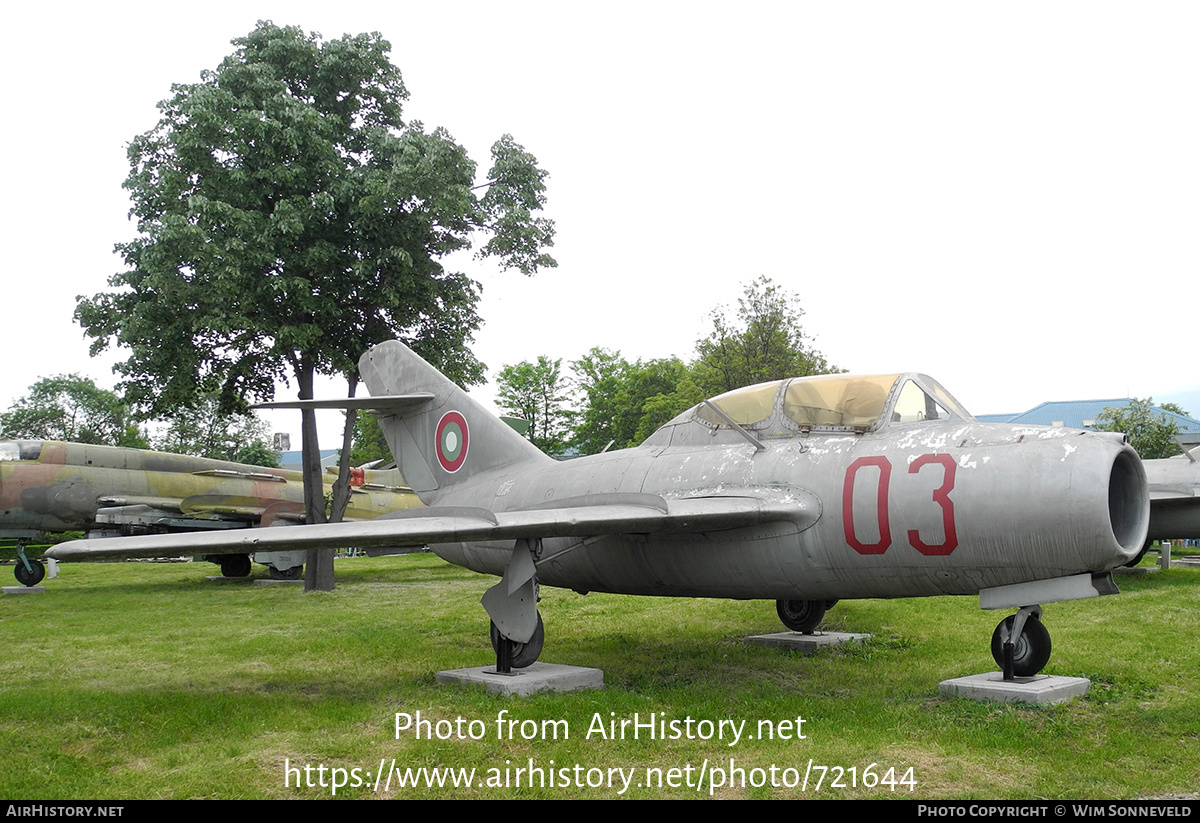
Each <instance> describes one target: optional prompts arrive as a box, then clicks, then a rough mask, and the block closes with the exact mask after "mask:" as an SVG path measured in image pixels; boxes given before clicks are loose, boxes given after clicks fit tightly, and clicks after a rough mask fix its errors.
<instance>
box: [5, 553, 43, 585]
mask: <svg viewBox="0 0 1200 823" xmlns="http://www.w3.org/2000/svg"><path fill="white" fill-rule="evenodd" d="M26 563H29V567H28V568H26V566H25V564H26ZM13 576H14V577H16V578H17V582H18V583H20V584H21V585H22V586H36V585H37V584H38V583H41V582H42V578H43V577H45V576H46V566H45V564H44V563H42V561H40V560H33V559H31V558H25V559H22V558H19V557H18V558H17V565H16V568H14V569H13Z"/></svg>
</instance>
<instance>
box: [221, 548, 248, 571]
mask: <svg viewBox="0 0 1200 823" xmlns="http://www.w3.org/2000/svg"><path fill="white" fill-rule="evenodd" d="M219 565H220V566H221V576H222V577H246V576H248V575H249V574H250V556H249V555H246V554H227V555H225V556H224V557H222V558H221V560H220V564H219Z"/></svg>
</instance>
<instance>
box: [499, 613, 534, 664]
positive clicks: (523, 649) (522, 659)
mask: <svg viewBox="0 0 1200 823" xmlns="http://www.w3.org/2000/svg"><path fill="white" fill-rule="evenodd" d="M491 626H492V630H491V634H492V651H494V652H495V653H496V654H497V655H498V654H500V644H501V643H502V642H504V641H506V640H508V638H506V637H504V636H502V635H501V634H500V630H499V629H497V628H496V624H495V623H492V624H491ZM509 642H512V641H509ZM545 642H546V630H545V629H544V628H543V627H542V613H541V612H538V616H537V628H536V629H534V630H533V637H531V638H529V641H528V642H527V643H513V644H512V664H511V665H512V667H513V668H514V669H525V668H528V667H530V666H532V665H533V664H534V663H536V662H537V659H538V656H539V655H540V654H541V653H542V645H543V644H545Z"/></svg>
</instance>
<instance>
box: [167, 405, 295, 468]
mask: <svg viewBox="0 0 1200 823" xmlns="http://www.w3.org/2000/svg"><path fill="white" fill-rule="evenodd" d="M266 441H267V426H266V424H265V423H263V421H262V420H260V419H259V418H258V416H257V415H254V414H253V413H251V414H238V413H236V412H235V413H232V414H222V413H221V410H220V408H219V407H218V405H217V401H216V399H215V398H212V397H208V398H205V399H204V400H202V401H201V402H200V403H198V404H196V405H194V406H186V407H182V408H179V409H177V410H176V413H175V414H174V415H173V416H172V417H171V419H170V420H168V421H167V425H166V428H165V429H164V430H163V431H162V432H161V433H159V434H158V435H157V436H156V437H154V438H153V439H152V441H151V443H152V445H153V447H154V448H155V449H158V450H159V451H165V452H176V453H177V454H193V455H196V456H197V457H211V458H213V459H215V460H233V461H236V462H238V463H249V464H251V465H256V466H272V467H278V466H279V455H278V454H276V453H275V451H274V450H273V449H272V448H271V447H270V446H268V445H267V442H266Z"/></svg>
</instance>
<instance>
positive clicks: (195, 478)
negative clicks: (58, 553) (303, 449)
mask: <svg viewBox="0 0 1200 823" xmlns="http://www.w3.org/2000/svg"><path fill="white" fill-rule="evenodd" d="M20 443H24V444H27V453H32V449H33V444H36V443H40V444H41V446H40V451H39V452H38V453H37V456H36V457H35V458H32V459H29V458H26V459H5V460H0V530H38V531H47V532H63V531H72V530H87V529H93V528H95V527H96V526H97V521H96V514H97V511H98V510H100V509H105V508H111V507H118V506H137V505H143V506H147V507H149V508H150V509H151V510H152V511H153V512H158V513H161V514H162V515H163V516H173V517H176V518H185V519H188V520H192V521H196V522H197V524H198V525H202V523H203V521H206V520H225V521H231V520H232V521H244V522H245V523H246V524H247V525H252V524H255V523H257V522H258V521H259V519H260V518H261V516H262V512H263V510H265V509H268V508H271V510H272V511H279V510H280V509H284V510H287V511H288V512H290V513H292V514H293V515H296V516H298V515H299V514H300V513H302V512H303V480H302V478H301V474H300V472H296V471H288V470H284V469H271V468H264V467H261V466H248V465H243V464H240V463H232V462H227V461H222V460H210V459H207V458H202V457H192V456H189V455H181V454H170V453H166V452H154V451H146V450H142V449H125V448H116V447H113V446H93V445H86V444H81V443H64V442H57V441H7V442H6V443H4V444H3V445H5V446H16V445H18V444H20ZM10 451H11V449H10ZM204 472H209V474H203V473H204ZM325 480H326V484H327V489H328V488H330V486H331V484H332V481H333V478H332V476H330V475H327V476H326V477H325ZM358 482H359V483H360V484H361V483H367V484H377V485H379V486H384V487H388V488H381V489H363V488H361V487H358V488H353V489H352V493H351V497H350V505H349V507H348V508H347V511H346V519H348V520H364V519H370V518H374V517H377V516H379V515H381V514H385V513H387V512H389V511H395V510H398V509H407V508H412V507H413V506H417V505H420V503H419V501H418V500H417V498H416V496H415V495H414V494H412V493H411V492H407V491H400V490H398V488H397V487H399V486H400V485H402V483H403V481H402V480H401V479H400V476H399V473H398V472H395V471H386V472H375V471H367V472H365V473H364V476H363V478H362V479H361V480H359V481H358Z"/></svg>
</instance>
